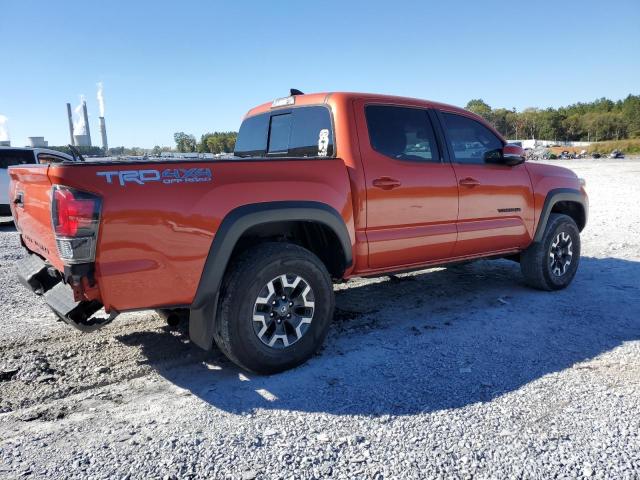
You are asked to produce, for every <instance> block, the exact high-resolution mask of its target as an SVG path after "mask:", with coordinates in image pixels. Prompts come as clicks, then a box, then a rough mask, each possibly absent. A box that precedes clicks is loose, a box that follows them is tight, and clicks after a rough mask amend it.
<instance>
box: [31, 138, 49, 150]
mask: <svg viewBox="0 0 640 480" xmlns="http://www.w3.org/2000/svg"><path fill="white" fill-rule="evenodd" d="M27 140H28V141H29V146H30V147H32V148H43V147H48V146H49V142H47V141H46V140H45V139H44V137H27Z"/></svg>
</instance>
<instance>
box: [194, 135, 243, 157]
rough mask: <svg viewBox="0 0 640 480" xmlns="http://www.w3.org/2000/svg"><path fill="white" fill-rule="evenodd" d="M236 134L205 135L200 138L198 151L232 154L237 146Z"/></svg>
mask: <svg viewBox="0 0 640 480" xmlns="http://www.w3.org/2000/svg"><path fill="white" fill-rule="evenodd" d="M237 136H238V134H237V133H236V132H213V133H205V134H204V135H202V137H201V138H200V143H199V144H198V151H203V152H210V153H231V152H233V149H234V147H235V144H236V138H237Z"/></svg>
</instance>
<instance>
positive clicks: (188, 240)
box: [10, 158, 353, 311]
mask: <svg viewBox="0 0 640 480" xmlns="http://www.w3.org/2000/svg"><path fill="white" fill-rule="evenodd" d="M10 177H11V191H10V197H11V199H12V201H13V200H14V199H15V198H16V196H21V198H22V200H23V204H22V205H21V206H14V209H13V210H14V215H15V218H16V224H17V227H18V229H19V231H20V233H21V238H22V241H23V243H24V245H25V247H26V248H27V249H28V250H29V251H31V252H33V253H35V254H37V255H38V256H39V257H41V258H42V259H43V260H44V261H45V262H46V263H47V264H50V265H52V266H53V267H55V268H56V269H57V270H60V271H63V270H64V268H65V266H64V264H63V262H62V261H61V260H60V257H59V255H58V252H57V249H56V244H55V239H54V235H53V231H52V227H51V208H50V207H51V187H52V185H54V184H58V185H65V186H68V187H72V188H75V189H79V190H82V191H86V192H90V193H93V194H95V195H98V196H99V197H101V198H102V211H101V217H100V226H99V233H98V240H97V247H96V261H95V277H96V280H97V290H95V291H93V292H92V291H89V292H88V293H87V295H88V297H90V298H88V299H89V300H98V301H100V302H101V303H102V304H104V306H105V309H106V310H107V311H109V310H110V309H115V310H117V311H124V310H132V309H138V308H151V307H162V306H179V305H189V304H191V302H192V300H193V298H194V295H195V292H196V288H197V286H198V283H199V281H200V276H201V273H202V270H203V266H204V262H205V260H206V257H207V254H208V253H209V249H210V247H211V243H212V240H213V238H214V235H215V233H216V231H217V229H218V226H219V225H220V223H221V222H222V220H223V219H224V218H225V216H226V215H228V214H229V212H231V211H232V210H233V209H235V208H237V207H240V206H242V205H246V204H250V203H260V202H267V201H269V202H274V201H279V200H281V201H298V200H299V201H318V202H322V203H324V204H327V205H329V206H331V207H333V208H334V209H335V210H336V211H337V212H340V213H341V214H342V215H343V216H344V217H345V218H346V219H351V218H352V205H351V196H350V186H349V177H348V173H347V169H346V167H345V165H344V163H343V161H342V160H341V159H339V158H327V159H292V158H269V159H230V160H198V161H176V160H171V161H167V160H161V161H155V160H145V161H131V162H114V161H109V162H85V163H62V164H55V165H34V166H25V167H12V168H10ZM350 228H351V227H350ZM350 233H351V234H352V237H353V231H352V230H351V232H350ZM158 298H161V299H163V300H162V303H161V304H158V303H157V300H156V299H158Z"/></svg>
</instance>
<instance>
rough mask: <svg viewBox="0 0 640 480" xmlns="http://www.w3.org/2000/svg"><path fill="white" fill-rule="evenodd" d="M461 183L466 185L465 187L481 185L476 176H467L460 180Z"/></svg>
mask: <svg viewBox="0 0 640 480" xmlns="http://www.w3.org/2000/svg"><path fill="white" fill-rule="evenodd" d="M458 183H459V184H460V185H464V186H465V187H475V186H476V185H480V182H479V181H478V180H476V179H475V178H471V177H466V178H463V179H462V180H460V181H459V182H458Z"/></svg>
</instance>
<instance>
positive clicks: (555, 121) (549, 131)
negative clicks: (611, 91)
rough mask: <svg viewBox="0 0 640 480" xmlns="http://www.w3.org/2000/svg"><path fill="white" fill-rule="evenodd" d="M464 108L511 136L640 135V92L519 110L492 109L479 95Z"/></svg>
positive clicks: (585, 138)
mask: <svg viewBox="0 0 640 480" xmlns="http://www.w3.org/2000/svg"><path fill="white" fill-rule="evenodd" d="M465 108H466V109H467V110H469V111H471V112H474V113H476V114H478V115H480V116H482V117H484V118H485V119H486V120H487V121H488V122H489V123H491V124H492V125H493V126H494V127H495V128H496V130H498V131H499V132H500V133H501V134H502V135H504V136H505V137H506V138H510V139H527V138H532V139H544V140H558V141H571V140H573V141H590V142H598V141H604V140H621V139H628V138H640V95H628V96H627V97H626V98H625V99H624V100H618V101H613V100H609V99H607V98H600V99H598V100H595V101H593V102H587V103H582V102H580V103H575V104H573V105H569V106H566V107H560V108H546V109H540V108H526V109H524V110H522V111H521V112H518V111H516V109H515V108H514V109H512V110H508V109H506V108H495V109H494V108H491V107H490V106H489V105H488V104H487V103H485V102H484V101H483V100H482V99H479V98H478V99H473V100H470V101H469V103H467V106H466V107H465Z"/></svg>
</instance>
